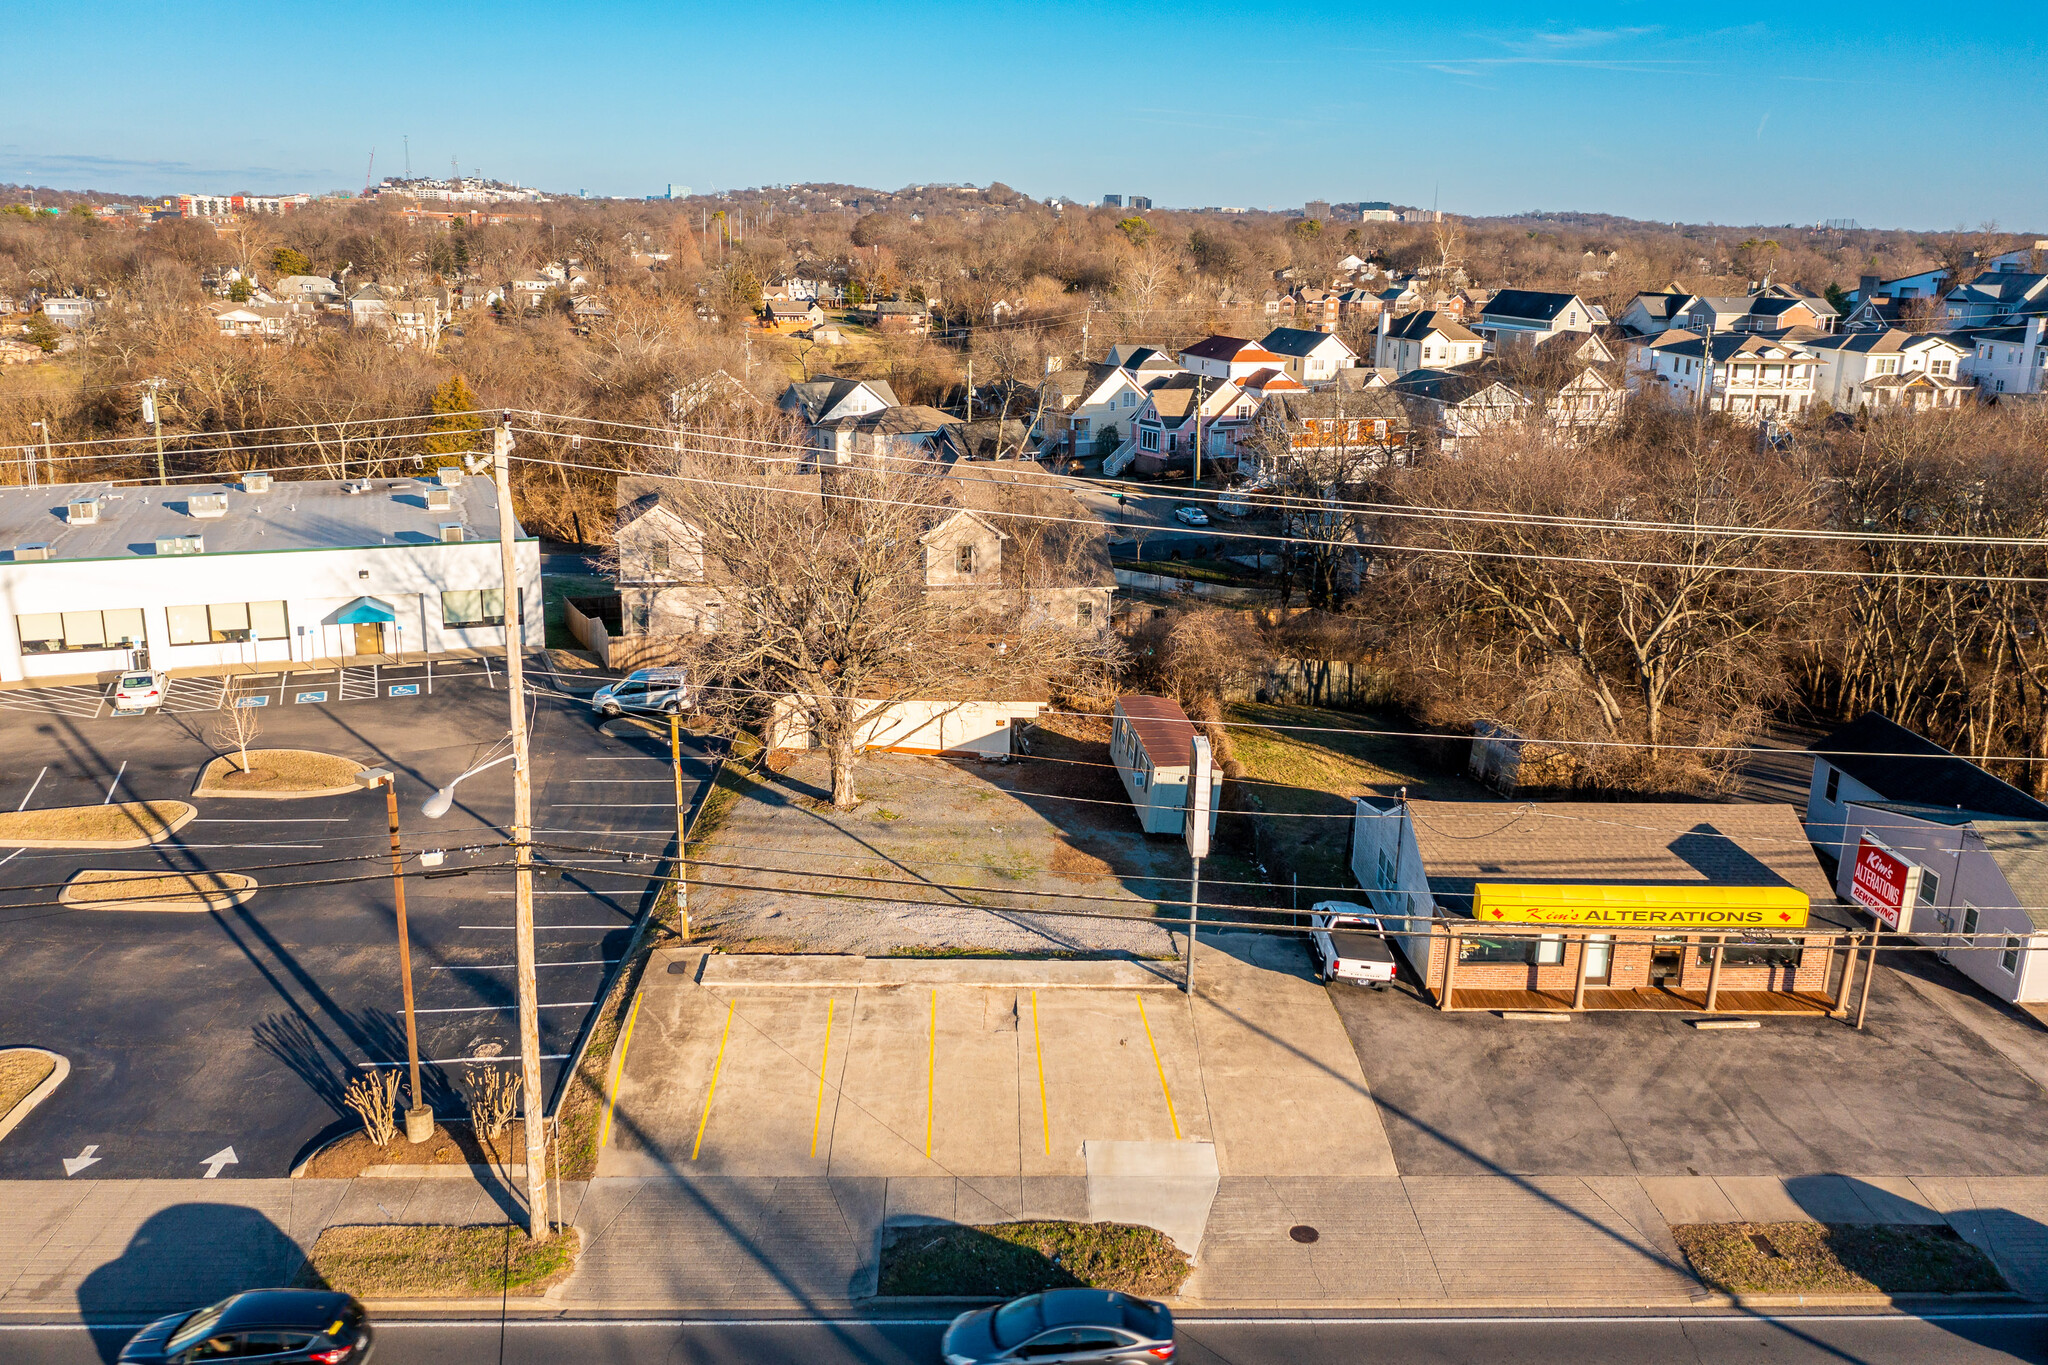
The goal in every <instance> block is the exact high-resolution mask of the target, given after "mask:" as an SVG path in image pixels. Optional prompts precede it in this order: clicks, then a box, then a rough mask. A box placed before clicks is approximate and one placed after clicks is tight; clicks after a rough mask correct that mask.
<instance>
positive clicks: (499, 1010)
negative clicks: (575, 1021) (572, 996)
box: [413, 1000, 597, 1014]
mask: <svg viewBox="0 0 2048 1365" xmlns="http://www.w3.org/2000/svg"><path fill="white" fill-rule="evenodd" d="M596 1003H597V1002H596V1001H595V1000H561V1001H557V1002H556V1003H554V1004H552V1005H536V1006H534V1008H535V1009H543V1010H580V1009H582V1008H584V1007H585V1006H587V1005H595V1004H596ZM518 1008H519V1006H517V1005H450V1006H447V1007H446V1008H444V1009H432V1010H414V1011H413V1013H414V1014H503V1013H505V1012H506V1011H507V1010H516V1009H518Z"/></svg>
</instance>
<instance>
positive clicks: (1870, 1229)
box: [1671, 1223, 2006, 1294]
mask: <svg viewBox="0 0 2048 1365" xmlns="http://www.w3.org/2000/svg"><path fill="white" fill-rule="evenodd" d="M1671 1235H1672V1236H1673V1237H1675V1238H1676V1239H1677V1240H1678V1245H1679V1246H1680V1247H1682V1248H1684V1250H1685V1255H1686V1259H1687V1260H1689V1261H1691V1262H1692V1266H1693V1269H1694V1270H1696V1271H1698V1272H1699V1276H1700V1278H1701V1279H1702V1280H1704V1281H1706V1283H1707V1284H1708V1285H1709V1286H1710V1287H1711V1288H1714V1289H1719V1290H1723V1291H1725V1292H1728V1293H1735V1294H1745V1293H1746V1294H1955V1293H1969V1292H1976V1293H1985V1292H1997V1291H1999V1290H2002V1289H2004V1288H2005V1287H2006V1284H2005V1280H2004V1278H2003V1277H2002V1276H2000V1275H1999V1273H1998V1270H1997V1268H1996V1267H1994V1266H1993V1265H1992V1264H1991V1261H1990V1258H1988V1257H1987V1256H1985V1254H1984V1253H1983V1252H1981V1251H1979V1250H1978V1249H1977V1248H1976V1247H1973V1246H1971V1245H1970V1244H1969V1243H1968V1242H1965V1241H1964V1240H1963V1239H1962V1238H1960V1237H1958V1236H1956V1234H1955V1232H1954V1231H1953V1230H1952V1229H1950V1228H1948V1227H1918V1226H1907V1225H1893V1224H1881V1223H1688V1224H1684V1225H1682V1226H1679V1227H1674V1228H1673V1229H1671Z"/></svg>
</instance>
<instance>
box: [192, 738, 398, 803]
mask: <svg viewBox="0 0 2048 1365" xmlns="http://www.w3.org/2000/svg"><path fill="white" fill-rule="evenodd" d="M362 770H363V765H362V764H360V763H357V762H356V761H355V760H353V759H347V758H337V757H335V756H334V755H333V754H321V753H315V752H313V751H312V750H311V749H251V750H250V751H249V771H248V772H246V773H245V772H243V771H242V755H241V753H240V752H239V751H237V752H235V753H231V754H225V755H223V756H222V757H220V758H216V759H215V760H213V762H211V763H209V764H207V765H206V771H205V772H204V773H203V774H201V776H200V778H199V790H200V791H201V792H203V793H205V794H206V795H208V796H233V795H235V794H237V793H239V792H266V793H270V794H273V795H281V794H286V793H292V792H326V791H332V790H334V789H336V788H352V787H354V786H355V785H356V774H357V773H359V772H361V771H362Z"/></svg>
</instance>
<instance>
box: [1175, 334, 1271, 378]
mask: <svg viewBox="0 0 2048 1365" xmlns="http://www.w3.org/2000/svg"><path fill="white" fill-rule="evenodd" d="M1180 366H1181V368H1182V369H1183V370H1186V371H1187V372H1188V373H1189V374H1199V375H1204V376H1206V377H1208V378H1210V379H1242V378H1244V377H1245V376H1246V375H1248V374H1251V373H1253V372H1254V371H1257V370H1265V369H1274V370H1284V369H1286V368H1287V364H1286V362H1285V361H1284V360H1282V359H1281V358H1280V357H1279V356H1277V355H1274V354H1273V353H1272V352H1271V351H1269V350H1267V349H1266V348H1265V347H1264V346H1261V345H1260V344H1259V343H1258V342H1256V341H1246V340H1245V339H1244V338H1243V337H1227V336H1212V337H1204V338H1203V339H1202V340H1200V341H1198V342H1196V343H1195V344H1194V345H1192V346H1189V347H1188V348H1187V349H1185V350H1183V351H1182V352H1181V353H1180Z"/></svg>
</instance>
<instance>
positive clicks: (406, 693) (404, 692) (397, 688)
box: [390, 683, 420, 697]
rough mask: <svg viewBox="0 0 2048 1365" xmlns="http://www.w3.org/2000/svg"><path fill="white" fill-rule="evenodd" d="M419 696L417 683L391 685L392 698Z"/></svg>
mask: <svg viewBox="0 0 2048 1365" xmlns="http://www.w3.org/2000/svg"><path fill="white" fill-rule="evenodd" d="M419 694H420V685H419V684H418V683H393V684H392V685H391V692H390V695H391V696H394V697H417V696H418V695H419Z"/></svg>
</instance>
